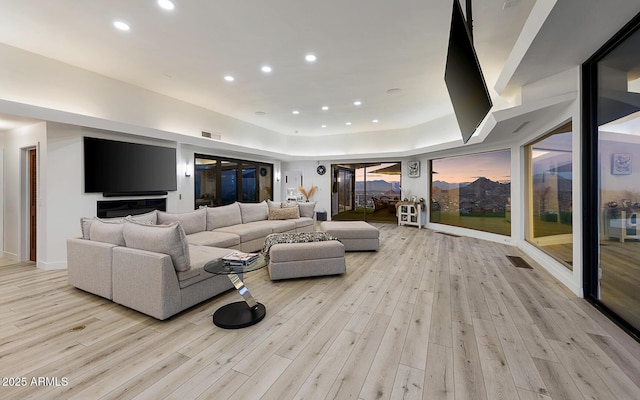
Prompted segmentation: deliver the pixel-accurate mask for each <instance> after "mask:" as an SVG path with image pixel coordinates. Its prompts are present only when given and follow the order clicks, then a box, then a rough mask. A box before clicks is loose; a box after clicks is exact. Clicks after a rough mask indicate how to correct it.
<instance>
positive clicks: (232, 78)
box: [224, 75, 236, 82]
mask: <svg viewBox="0 0 640 400" xmlns="http://www.w3.org/2000/svg"><path fill="white" fill-rule="evenodd" d="M224 80H225V81H227V82H233V81H235V80H236V78H234V77H233V76H231V75H227V76H225V77H224Z"/></svg>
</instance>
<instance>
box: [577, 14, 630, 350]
mask: <svg viewBox="0 0 640 400" xmlns="http://www.w3.org/2000/svg"><path fill="white" fill-rule="evenodd" d="M638 48H640V16H637V17H636V18H635V20H634V21H632V23H630V24H629V25H627V27H626V28H625V29H624V30H623V31H622V32H621V33H619V34H618V35H616V37H615V38H614V39H612V40H611V41H610V42H609V44H607V45H606V46H605V47H603V49H601V50H600V51H599V52H598V53H596V55H594V56H593V57H592V59H590V60H589V61H587V62H586V63H585V65H584V67H583V77H584V78H583V79H584V85H585V86H584V91H585V93H587V101H586V102H585V104H586V105H587V107H586V108H585V110H584V113H585V120H584V128H585V131H584V132H585V136H584V143H585V151H584V154H585V160H584V164H585V172H584V174H585V183H584V186H585V196H586V202H585V212H586V216H587V218H585V220H586V221H587V226H585V229H584V235H585V268H586V271H585V289H586V295H587V298H589V299H591V300H593V301H595V302H597V303H599V304H600V305H601V306H604V307H603V309H605V310H608V311H609V312H610V315H611V316H612V317H614V318H617V319H618V321H619V322H620V323H621V324H622V325H625V326H626V327H627V328H628V330H629V332H631V333H632V334H635V335H636V337H639V338H640V221H639V218H640V72H639V71H640V52H638Z"/></svg>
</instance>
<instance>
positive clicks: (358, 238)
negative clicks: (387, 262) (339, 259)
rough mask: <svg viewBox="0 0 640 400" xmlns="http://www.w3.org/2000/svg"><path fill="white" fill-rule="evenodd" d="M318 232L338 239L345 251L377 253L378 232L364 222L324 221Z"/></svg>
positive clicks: (378, 243)
mask: <svg viewBox="0 0 640 400" xmlns="http://www.w3.org/2000/svg"><path fill="white" fill-rule="evenodd" d="M320 230H321V231H323V232H327V233H328V234H330V235H331V236H335V237H337V238H338V239H340V241H341V242H342V244H344V249H345V251H377V250H378V247H379V245H380V239H379V237H380V231H379V230H378V228H376V227H375V226H371V225H369V224H367V223H366V222H364V221H325V222H322V223H320Z"/></svg>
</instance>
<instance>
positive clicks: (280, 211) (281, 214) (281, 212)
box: [269, 207, 300, 220]
mask: <svg viewBox="0 0 640 400" xmlns="http://www.w3.org/2000/svg"><path fill="white" fill-rule="evenodd" d="M298 218H300V213H299V212H298V207H287V208H270V209H269V219H270V220H276V219H298Z"/></svg>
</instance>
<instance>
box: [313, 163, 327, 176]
mask: <svg viewBox="0 0 640 400" xmlns="http://www.w3.org/2000/svg"><path fill="white" fill-rule="evenodd" d="M316 172H318V175H324V173H325V172H327V169H326V168H325V166H324V165H318V168H316Z"/></svg>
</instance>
